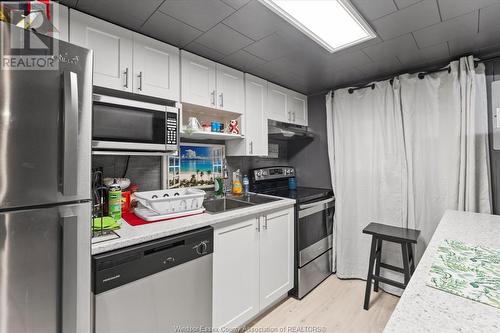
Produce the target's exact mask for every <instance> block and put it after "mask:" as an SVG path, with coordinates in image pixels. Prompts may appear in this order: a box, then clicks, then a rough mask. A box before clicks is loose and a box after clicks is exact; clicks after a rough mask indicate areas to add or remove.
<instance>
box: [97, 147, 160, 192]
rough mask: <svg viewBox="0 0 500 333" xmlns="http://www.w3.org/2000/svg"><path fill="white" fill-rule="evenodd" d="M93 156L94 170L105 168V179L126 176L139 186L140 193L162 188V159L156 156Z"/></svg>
mask: <svg viewBox="0 0 500 333" xmlns="http://www.w3.org/2000/svg"><path fill="white" fill-rule="evenodd" d="M127 158H128V157H127V156H104V155H102V156H101V155H99V156H93V157H92V168H93V169H95V168H98V167H102V168H103V173H104V177H112V178H121V177H123V176H124V172H125V169H127V172H126V174H125V177H126V178H129V179H130V180H131V182H132V183H134V184H137V185H139V191H152V190H158V189H160V188H161V158H160V157H156V156H130V160H129V165H128V168H127Z"/></svg>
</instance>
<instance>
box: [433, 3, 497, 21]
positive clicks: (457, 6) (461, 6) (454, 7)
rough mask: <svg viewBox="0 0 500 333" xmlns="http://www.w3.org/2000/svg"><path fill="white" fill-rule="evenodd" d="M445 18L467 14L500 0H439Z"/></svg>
mask: <svg viewBox="0 0 500 333" xmlns="http://www.w3.org/2000/svg"><path fill="white" fill-rule="evenodd" d="M438 1H439V8H440V9H441V15H442V16H443V20H448V19H450V18H453V17H457V16H460V15H463V14H467V13H469V12H472V11H474V10H477V9H479V8H483V7H487V6H489V5H492V4H495V3H499V2H500V1H499V0H472V1H471V0H438Z"/></svg>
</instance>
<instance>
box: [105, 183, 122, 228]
mask: <svg viewBox="0 0 500 333" xmlns="http://www.w3.org/2000/svg"><path fill="white" fill-rule="evenodd" d="M108 206H109V209H108V211H109V216H111V217H112V218H113V219H114V220H115V221H118V220H119V219H121V218H122V188H121V187H120V185H119V184H118V182H117V181H116V179H115V180H114V181H113V184H111V185H110V186H109V190H108Z"/></svg>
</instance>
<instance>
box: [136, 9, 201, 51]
mask: <svg viewBox="0 0 500 333" xmlns="http://www.w3.org/2000/svg"><path fill="white" fill-rule="evenodd" d="M140 32H142V33H144V34H146V35H148V36H151V37H154V38H157V39H159V40H162V41H165V42H167V43H170V44H172V45H176V46H180V47H182V46H184V45H186V44H188V43H189V42H191V41H192V40H194V39H196V38H197V37H198V36H200V35H201V34H202V33H203V32H202V31H199V30H197V29H195V28H193V27H191V26H189V25H187V24H185V23H182V22H181V21H178V20H176V19H175V18H173V17H170V16H168V15H165V14H163V13H161V12H159V11H156V12H155V13H154V14H153V15H152V16H151V17H150V18H149V20H147V21H146V23H144V25H143V26H142V28H141V29H140Z"/></svg>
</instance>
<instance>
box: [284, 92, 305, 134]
mask: <svg viewBox="0 0 500 333" xmlns="http://www.w3.org/2000/svg"><path fill="white" fill-rule="evenodd" d="M288 109H289V111H290V118H291V119H290V121H289V122H291V123H293V124H297V125H303V126H307V96H305V95H302V94H299V93H297V92H295V91H291V90H290V92H289V94H288Z"/></svg>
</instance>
